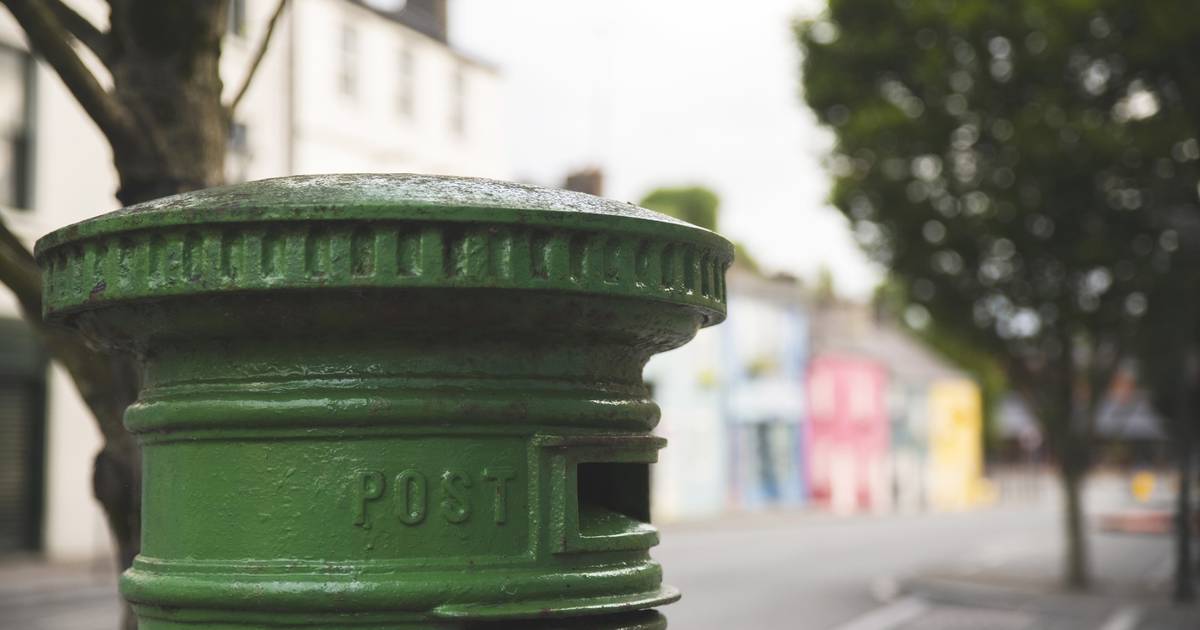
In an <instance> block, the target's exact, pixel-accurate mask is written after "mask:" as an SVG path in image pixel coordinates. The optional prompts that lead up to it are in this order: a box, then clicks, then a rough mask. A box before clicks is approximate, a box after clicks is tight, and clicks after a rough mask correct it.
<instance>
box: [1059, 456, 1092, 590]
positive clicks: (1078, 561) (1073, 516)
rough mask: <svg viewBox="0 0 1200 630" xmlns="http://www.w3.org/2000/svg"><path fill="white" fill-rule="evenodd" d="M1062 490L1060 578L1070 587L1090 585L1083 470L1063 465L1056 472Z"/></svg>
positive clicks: (1083, 587)
mask: <svg viewBox="0 0 1200 630" xmlns="http://www.w3.org/2000/svg"><path fill="white" fill-rule="evenodd" d="M1059 478H1060V480H1061V481H1062V491H1063V527H1064V533H1065V534H1066V541H1067V546H1066V556H1065V557H1064V575H1063V582H1064V583H1065V584H1066V586H1067V588H1069V589H1071V590H1085V589H1087V588H1088V587H1089V586H1091V572H1090V570H1089V569H1090V567H1089V554H1088V541H1087V530H1086V527H1085V523H1084V511H1083V480H1084V473H1083V471H1082V470H1077V469H1075V468H1074V467H1072V466H1064V467H1063V469H1062V471H1061V473H1060V475H1059Z"/></svg>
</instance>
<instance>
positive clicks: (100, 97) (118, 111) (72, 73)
mask: <svg viewBox="0 0 1200 630" xmlns="http://www.w3.org/2000/svg"><path fill="white" fill-rule="evenodd" d="M0 2H3V4H4V6H6V7H8V10H9V11H10V12H12V15H13V17H14V18H16V20H17V23H18V24H20V25H21V28H22V29H24V31H25V35H26V37H28V38H29V44H30V47H31V48H33V49H34V50H35V51H36V52H38V53H41V55H42V56H43V57H45V58H46V61H47V62H48V63H49V64H50V66H51V67H52V68H54V71H55V72H56V73H58V76H59V77H60V78H61V79H62V81H63V83H64V84H66V86H67V89H68V90H70V91H71V94H72V95H74V96H75V99H76V100H78V101H79V104H80V105H82V106H83V109H84V111H86V112H87V114H88V116H90V117H91V118H92V120H94V121H96V125H97V126H98V127H100V131H101V132H103V133H104V135H105V137H106V138H108V141H109V142H110V143H112V144H114V145H116V144H123V145H129V146H138V145H140V144H141V139H140V138H139V137H138V134H137V131H136V128H135V127H134V125H133V121H132V120H131V117H130V116H129V113H128V112H127V111H126V110H125V109H124V108H123V107H121V105H120V104H119V103H117V101H116V99H114V98H113V97H112V95H111V94H109V93H108V92H107V91H106V90H105V89H104V87H103V86H101V85H100V82H99V81H97V80H96V77H95V76H93V75H92V73H91V71H90V70H88V69H87V66H85V65H84V64H83V61H82V60H81V59H80V58H79V55H77V54H76V53H75V50H74V49H73V48H72V47H71V43H70V40H69V39H68V37H67V31H66V29H65V28H64V27H63V25H62V23H61V22H59V20H58V18H57V17H56V16H55V15H54V12H53V11H52V10H51V9H50V7H49V6H48V5H47V4H46V3H44V2H41V1H38V0H0Z"/></svg>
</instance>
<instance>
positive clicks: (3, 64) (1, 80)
mask: <svg viewBox="0 0 1200 630" xmlns="http://www.w3.org/2000/svg"><path fill="white" fill-rule="evenodd" d="M29 79H30V73H29V57H28V56H27V55H26V54H24V53H23V52H21V51H18V50H15V49H12V48H5V47H3V46H0V206H6V207H9V208H25V207H28V205H29V199H28V196H27V194H26V186H25V184H26V182H27V180H28V177H27V170H26V169H27V167H28V153H29V152H28V144H29V112H28V107H27V104H26V99H27V98H28V93H29V90H28V88H29Z"/></svg>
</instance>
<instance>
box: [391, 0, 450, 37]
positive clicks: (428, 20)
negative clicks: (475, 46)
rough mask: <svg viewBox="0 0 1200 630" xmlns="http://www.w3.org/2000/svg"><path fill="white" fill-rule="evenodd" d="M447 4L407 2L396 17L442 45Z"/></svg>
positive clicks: (421, 0) (435, 0) (441, 1)
mask: <svg viewBox="0 0 1200 630" xmlns="http://www.w3.org/2000/svg"><path fill="white" fill-rule="evenodd" d="M447 2H448V0H408V1H407V2H405V3H404V8H402V9H400V12H399V14H398V15H397V17H398V19H399V20H400V21H401V22H403V23H404V24H406V25H408V26H409V27H410V28H412V29H414V30H417V31H420V32H422V33H424V34H426V35H428V36H430V37H432V38H434V39H436V40H438V41H439V42H442V43H443V44H444V43H446V33H447V30H448V25H449V17H448V15H447V11H446V3H447Z"/></svg>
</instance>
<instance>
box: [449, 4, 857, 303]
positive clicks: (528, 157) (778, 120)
mask: <svg viewBox="0 0 1200 630" xmlns="http://www.w3.org/2000/svg"><path fill="white" fill-rule="evenodd" d="M450 4H451V10H452V14H451V20H450V23H451V40H452V41H453V42H454V43H455V45H457V46H458V47H459V48H461V49H463V50H464V51H466V52H468V53H471V54H473V55H476V56H478V57H480V58H482V59H483V60H485V61H489V62H491V63H493V64H495V65H496V66H498V67H499V69H500V71H501V72H502V74H503V76H504V85H505V88H504V89H505V97H506V106H507V111H505V112H504V119H505V121H506V123H507V132H506V133H507V144H508V146H509V147H510V162H509V163H510V167H511V173H512V175H513V177H515V178H517V179H520V180H524V181H529V182H532V183H536V184H542V185H552V186H558V185H561V182H562V179H563V176H564V175H565V173H566V172H567V171H568V170H570V169H574V168H579V167H583V166H588V165H598V166H601V167H602V168H603V169H604V171H605V175H606V178H607V180H606V190H605V196H608V197H612V198H615V199H621V200H627V201H635V202H636V201H637V200H638V199H640V198H641V197H642V195H644V194H645V193H646V192H647V191H649V190H651V189H653V188H655V187H658V186H670V185H684V184H703V185H705V186H709V187H711V188H713V189H714V190H716V191H717V193H719V194H720V196H721V200H722V210H721V225H720V230H721V232H723V233H725V234H726V235H727V236H730V237H731V238H733V239H735V240H739V241H742V242H743V243H745V244H746V245H747V246H748V247H749V249H750V251H751V252H752V253H753V254H754V255H755V257H756V258H758V259H759V260H760V261H761V262H762V263H763V264H764V265H765V266H767V267H768V268H770V269H773V270H780V271H788V272H791V273H795V274H798V275H801V276H805V277H807V278H811V277H813V276H814V274H815V272H816V270H817V269H818V268H819V267H820V266H821V265H826V266H828V267H829V268H830V269H831V270H832V271H833V272H834V276H835V279H836V281H837V285H838V290H839V292H841V293H843V294H844V295H847V296H852V297H865V296H867V295H868V294H869V292H870V290H871V288H872V287H873V286H874V284H875V283H876V282H877V280H878V278H879V272H878V271H877V270H875V268H874V267H873V266H872V265H870V264H869V263H868V262H867V261H866V260H865V258H864V256H863V255H862V254H861V253H860V252H859V251H858V249H857V247H856V246H855V245H854V242H853V240H852V238H851V236H850V233H849V228H848V227H847V224H846V221H845V220H844V219H843V218H842V217H841V215H840V214H839V213H838V212H837V211H836V210H834V209H833V208H831V207H829V206H828V204H827V203H826V201H825V199H826V197H827V196H828V191H829V181H828V178H827V177H826V175H825V173H824V171H823V170H822V168H821V166H820V159H821V155H823V154H824V152H825V151H826V150H827V148H828V146H829V143H830V138H829V136H828V134H827V133H826V132H824V131H822V130H821V129H820V128H819V127H818V126H817V125H816V122H815V119H814V117H813V116H812V114H811V113H809V112H808V111H807V110H806V109H805V108H804V107H803V105H802V104H801V102H800V100H799V96H798V94H799V92H798V83H799V78H798V72H797V68H798V59H797V52H796V49H795V45H794V44H793V41H792V37H791V32H790V28H789V25H790V22H791V20H792V19H793V18H794V17H797V16H806V15H807V16H811V15H815V14H816V12H818V11H819V10H820V7H821V4H820V3H819V2H816V1H814V0H754V1H753V2H729V1H728V0H726V1H718V0H654V1H652V2H651V1H645V0H640V1H639V0H569V1H564V0H505V1H504V2H497V1H496V0H453V1H452V2H451V3H450Z"/></svg>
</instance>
